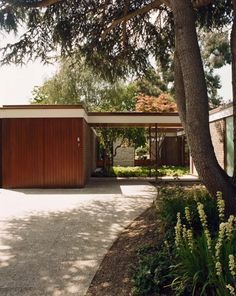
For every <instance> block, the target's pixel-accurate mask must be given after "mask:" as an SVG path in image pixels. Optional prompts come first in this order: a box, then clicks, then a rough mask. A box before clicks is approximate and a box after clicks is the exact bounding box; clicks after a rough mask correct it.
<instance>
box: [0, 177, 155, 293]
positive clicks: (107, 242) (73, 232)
mask: <svg viewBox="0 0 236 296" xmlns="http://www.w3.org/2000/svg"><path fill="white" fill-rule="evenodd" d="M155 196H156V189H155V187H154V186H152V185H150V184H149V183H147V182H141V181H124V180H120V181H118V180H117V181H114V180H113V181H109V180H106V181H101V180H99V181H92V182H90V184H88V186H87V187H86V188H84V189H71V190H63V189H62V190H59V189H58V190H30V189H28V190H1V193H0V295H1V296H21V295H24V296H26V295H27V296H32V295H34V296H47V295H48V296H70V295H77V296H82V295H85V293H86V291H87V289H88V287H89V284H90V282H91V280H92V278H93V276H94V275H95V273H96V270H97V269H98V267H99V264H100V263H101V260H102V259H103V257H104V255H105V254H106V252H107V250H108V248H109V247H110V246H111V245H112V243H113V242H114V240H115V239H116V238H117V236H118V234H119V233H120V232H121V231H122V229H123V228H124V227H126V226H127V225H128V224H129V223H130V222H131V221H132V220H133V219H134V218H136V217H137V216H138V215H139V214H141V213H142V212H143V211H144V210H145V209H146V208H147V207H148V206H150V205H151V203H152V201H153V199H154V198H155Z"/></svg>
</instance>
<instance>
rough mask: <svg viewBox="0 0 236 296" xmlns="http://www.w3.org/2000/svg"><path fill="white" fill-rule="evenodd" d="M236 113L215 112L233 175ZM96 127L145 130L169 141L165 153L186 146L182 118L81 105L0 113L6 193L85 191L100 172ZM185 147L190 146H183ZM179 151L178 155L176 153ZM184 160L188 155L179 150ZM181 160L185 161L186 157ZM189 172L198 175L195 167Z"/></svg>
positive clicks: (219, 146) (215, 134)
mask: <svg viewBox="0 0 236 296" xmlns="http://www.w3.org/2000/svg"><path fill="white" fill-rule="evenodd" d="M232 115H233V107H232V105H227V106H225V107H220V108H218V109H215V110H213V111H211V113H210V130H211V135H212V140H213V145H214V149H215V152H216V156H217V159H218V161H219V163H220V165H221V166H222V167H223V168H224V169H225V170H226V171H227V172H228V173H229V174H232V170H233V117H232ZM95 127H146V128H149V130H150V131H152V130H155V131H158V130H159V131H162V132H164V133H165V135H166V144H165V145H166V147H167V148H166V149H165V151H167V152H168V149H169V148H168V147H170V148H171V149H172V150H171V151H172V152H171V153H169V154H170V155H169V156H168V153H167V156H166V157H170V156H171V157H172V156H173V155H174V154H173V147H178V143H181V141H183V129H182V126H181V123H180V119H179V116H178V113H142V112H126V113H123V112H120V113H119V112H116V113H109V112H108V113H87V112H86V110H85V109H84V107H83V106H82V105H71V106H69V105H63V106H60V105H53V106H50V105H46V106H42V105H26V106H24V105H20V106H3V107H2V108H0V185H1V187H2V188H80V187H84V186H85V185H86V183H87V181H88V179H89V177H90V176H91V173H92V172H93V171H94V169H95V168H96V134H95V132H94V128H95ZM181 147H185V146H183V145H182V146H181ZM174 150H176V149H174ZM180 151H182V152H181V153H180V156H179V157H180V158H181V157H183V155H184V153H186V151H184V149H182V150H181V149H180ZM181 155H182V156H181ZM190 171H191V173H192V174H196V171H195V168H194V165H193V163H192V162H191V163H190Z"/></svg>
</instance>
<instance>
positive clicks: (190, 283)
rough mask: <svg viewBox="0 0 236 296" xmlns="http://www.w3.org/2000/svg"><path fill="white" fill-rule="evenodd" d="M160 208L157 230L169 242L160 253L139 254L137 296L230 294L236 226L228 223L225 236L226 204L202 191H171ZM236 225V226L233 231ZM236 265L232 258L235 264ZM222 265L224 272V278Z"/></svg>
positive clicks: (161, 194) (164, 190)
mask: <svg viewBox="0 0 236 296" xmlns="http://www.w3.org/2000/svg"><path fill="white" fill-rule="evenodd" d="M200 204H201V205H202V206H200V207H199V205H200ZM157 205H158V211H159V217H160V222H159V223H158V224H157V226H158V227H159V230H160V226H161V228H162V232H163V235H164V237H163V239H162V242H160V244H159V245H157V246H156V248H155V249H152V248H148V247H147V248H143V249H142V250H141V251H139V252H138V257H139V264H138V267H137V268H136V271H135V274H134V290H133V291H134V295H186V296H190V295H193V296H199V295H205V296H213V295H219V296H225V295H226V296H228V295H230V294H229V289H228V288H229V286H228V288H226V285H229V284H230V285H231V286H232V287H233V288H235V275H234V276H233V275H232V273H233V274H234V272H235V270H236V269H235V267H232V266H233V264H231V269H230V268H229V255H235V254H236V227H235V226H236V225H235V220H234V219H233V220H232V218H231V222H229V221H228V222H226V224H223V225H224V231H223V232H222V230H221V231H219V223H220V222H222V219H224V214H223V211H222V199H221V203H219V202H218V205H217V203H216V201H215V199H213V198H212V197H211V196H210V195H209V194H208V193H207V192H206V190H205V189H204V188H203V187H202V186H197V187H193V188H190V187H186V188H181V187H166V188H162V190H161V191H160V192H159V195H158V199H157ZM220 208H221V210H220ZM186 209H187V210H186ZM202 209H204V213H205V214H204V216H203V215H202V213H203V211H202ZM199 212H201V215H200V216H199ZM219 212H220V215H219V214H218V213H219ZM178 213H179V214H178ZM186 213H189V215H187V214H186ZM206 213H207V215H206ZM177 216H178V217H177ZM179 217H181V220H180V218H179ZM204 217H205V218H204ZM232 221H234V222H232ZM227 223H228V224H227ZM230 223H231V224H232V225H234V226H233V230H232V231H231V232H230V231H229V229H232V228H231V227H229V224H230ZM176 224H177V227H176V228H175V225H176ZM184 225H185V226H184ZM227 225H228V226H227ZM221 229H222V226H221ZM227 229H228V230H227ZM206 230H207V231H206ZM189 231H190V234H189ZM219 232H221V233H219ZM222 233H223V236H222ZM230 233H231V236H230ZM177 234H178V235H179V237H178V238H177V237H175V235H177ZM229 236H230V237H231V239H230V240H229V239H228V238H227V237H229ZM209 237H210V244H211V249H210V250H209V249H208V245H209ZM176 243H177V247H176ZM216 246H217V247H216ZM217 250H220V251H219V252H218V253H217ZM216 259H217V260H216ZM232 260H233V259H232V256H231V263H232ZM216 262H220V264H221V268H222V272H221V273H220V275H219V276H218V275H217V274H216V272H218V271H217V270H219V264H218V263H217V264H218V265H216ZM216 266H217V268H216ZM201 292H203V293H202V294H201ZM232 295H233V294H232Z"/></svg>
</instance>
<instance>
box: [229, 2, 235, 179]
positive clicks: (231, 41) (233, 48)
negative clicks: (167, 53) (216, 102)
mask: <svg viewBox="0 0 236 296" xmlns="http://www.w3.org/2000/svg"><path fill="white" fill-rule="evenodd" d="M232 3H233V26H232V31H231V39H230V43H231V56H232V88H233V122H234V127H236V0H232ZM233 180H234V184H235V183H236V128H234V174H233Z"/></svg>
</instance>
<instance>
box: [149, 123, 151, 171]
mask: <svg viewBox="0 0 236 296" xmlns="http://www.w3.org/2000/svg"><path fill="white" fill-rule="evenodd" d="M149 159H150V164H149V177H151V176H152V127H151V126H150V125H149Z"/></svg>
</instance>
